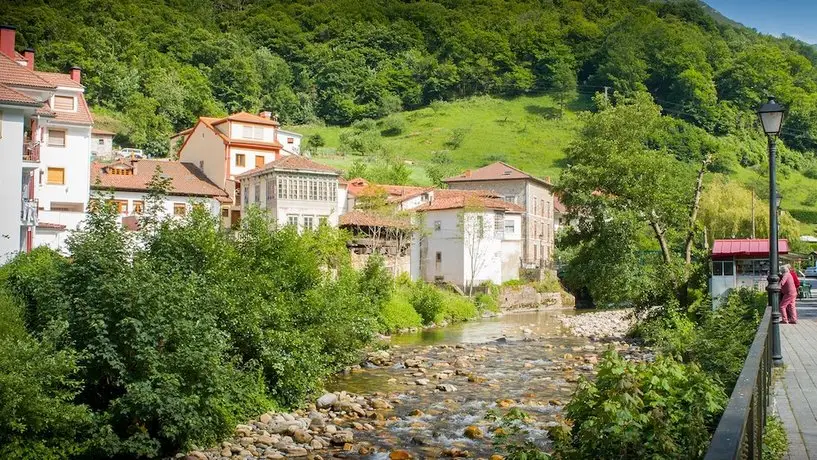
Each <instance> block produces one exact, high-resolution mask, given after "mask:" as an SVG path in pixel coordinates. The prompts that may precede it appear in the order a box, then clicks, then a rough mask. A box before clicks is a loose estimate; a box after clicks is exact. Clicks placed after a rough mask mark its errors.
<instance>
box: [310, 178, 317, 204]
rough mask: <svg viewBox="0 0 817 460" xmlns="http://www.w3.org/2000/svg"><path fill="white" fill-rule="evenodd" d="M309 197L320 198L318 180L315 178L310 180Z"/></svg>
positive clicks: (312, 198)
mask: <svg viewBox="0 0 817 460" xmlns="http://www.w3.org/2000/svg"><path fill="white" fill-rule="evenodd" d="M309 199H310V200H317V199H318V182H317V181H316V180H315V179H310V180H309Z"/></svg>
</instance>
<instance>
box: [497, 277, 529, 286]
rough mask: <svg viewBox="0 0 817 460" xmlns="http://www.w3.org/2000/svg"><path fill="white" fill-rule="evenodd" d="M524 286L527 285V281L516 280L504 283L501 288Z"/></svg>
mask: <svg viewBox="0 0 817 460" xmlns="http://www.w3.org/2000/svg"><path fill="white" fill-rule="evenodd" d="M526 284H528V282H527V281H525V280H521V279H516V280H508V281H504V282H503V283H502V286H503V287H519V286H524V285H526Z"/></svg>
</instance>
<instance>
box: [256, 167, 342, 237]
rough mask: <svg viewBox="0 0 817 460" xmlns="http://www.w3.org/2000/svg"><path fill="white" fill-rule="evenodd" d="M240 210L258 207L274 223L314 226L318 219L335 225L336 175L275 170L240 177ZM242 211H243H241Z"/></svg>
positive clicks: (337, 206)
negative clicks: (267, 214) (245, 177)
mask: <svg viewBox="0 0 817 460" xmlns="http://www.w3.org/2000/svg"><path fill="white" fill-rule="evenodd" d="M241 186H242V190H243V191H242V194H244V193H246V195H244V198H245V199H244V201H243V202H242V210H245V209H246V208H247V207H250V206H258V207H259V208H261V209H264V210H267V211H268V212H269V214H270V216H271V217H272V218H273V219H274V220H275V221H276V222H277V223H278V225H281V226H284V225H297V226H298V228H316V227H317V226H318V224H319V223H320V222H321V220H326V222H327V223H328V224H329V225H331V226H333V227H337V225H338V218H339V217H340V206H339V205H340V200H341V199H343V200H345V197H341V196H340V193H339V191H340V188H339V186H338V180H337V176H329V175H320V174H305V173H287V172H275V173H272V174H265V175H260V176H254V177H250V178H248V179H242V180H241ZM243 212H246V211H243Z"/></svg>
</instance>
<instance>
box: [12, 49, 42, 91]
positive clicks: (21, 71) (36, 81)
mask: <svg viewBox="0 0 817 460" xmlns="http://www.w3.org/2000/svg"><path fill="white" fill-rule="evenodd" d="M0 83H5V84H7V85H12V86H25V87H29V88H41V89H54V88H55V85H53V84H51V83H50V82H48V81H46V80H44V79H43V78H42V77H40V76H38V75H37V74H36V73H35V72H34V71H33V70H31V69H29V68H27V67H23V66H21V65H20V64H18V63H17V61H15V60H14V59H11V58H10V57H8V56H6V55H5V54H3V53H0Z"/></svg>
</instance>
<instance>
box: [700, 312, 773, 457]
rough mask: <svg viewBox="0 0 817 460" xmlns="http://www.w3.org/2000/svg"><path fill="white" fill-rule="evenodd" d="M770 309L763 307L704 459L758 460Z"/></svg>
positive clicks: (767, 381) (767, 382)
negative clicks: (738, 374)
mask: <svg viewBox="0 0 817 460" xmlns="http://www.w3.org/2000/svg"><path fill="white" fill-rule="evenodd" d="M771 315H772V311H771V307H766V312H765V313H764V314H763V319H762V320H761V321H760V326H759V327H758V328H757V334H755V339H754V341H753V342H752V347H751V348H749V354H748V355H747V356H746V361H745V362H744V363H743V370H742V371H741V373H740V377H738V382H737V383H736V384H735V389H734V390H732V396H731V397H730V398H729V403H728V404H727V406H726V410H725V411H724V412H723V416H721V421H720V423H718V428H717V429H716V430H715V434H714V435H713V436H712V444H710V445H709V450H708V451H707V452H706V457H704V459H705V460H727V459H729V460H731V459H759V458H761V457H762V455H763V429H764V428H765V426H766V409H767V408H768V407H769V401H770V398H771V396H770V386H771V382H772V334H771V333H770V331H771Z"/></svg>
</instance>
